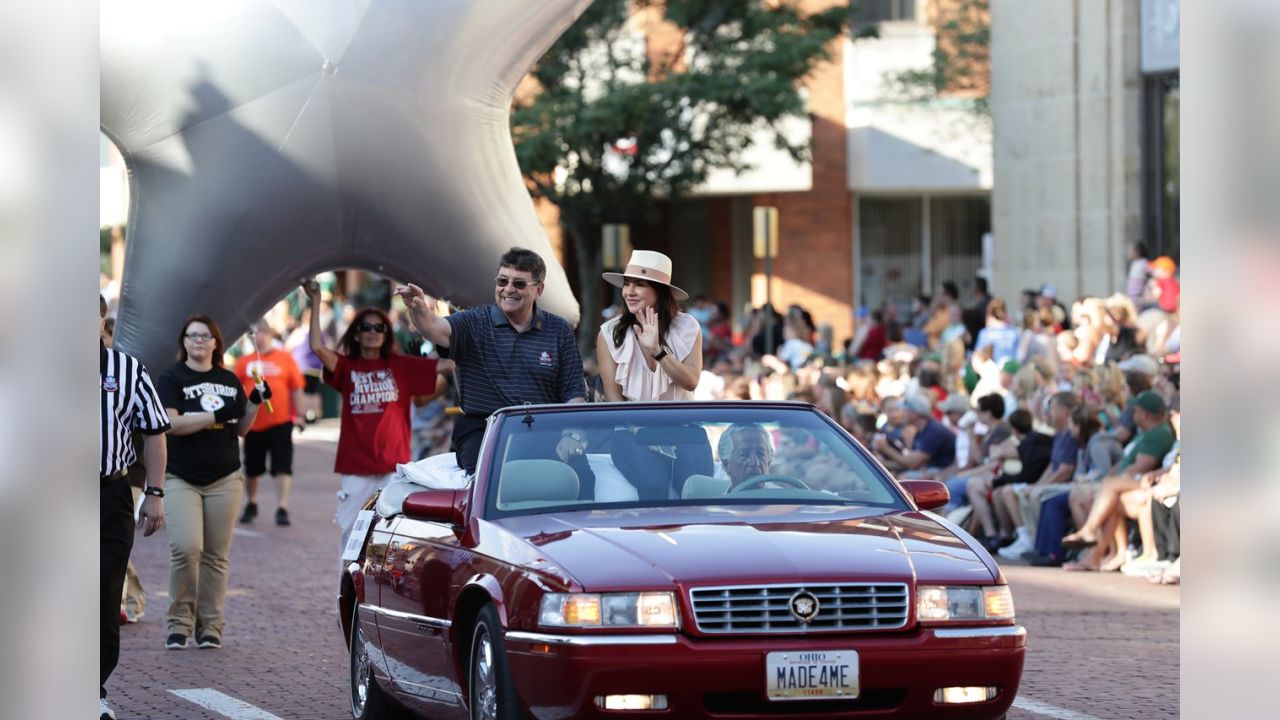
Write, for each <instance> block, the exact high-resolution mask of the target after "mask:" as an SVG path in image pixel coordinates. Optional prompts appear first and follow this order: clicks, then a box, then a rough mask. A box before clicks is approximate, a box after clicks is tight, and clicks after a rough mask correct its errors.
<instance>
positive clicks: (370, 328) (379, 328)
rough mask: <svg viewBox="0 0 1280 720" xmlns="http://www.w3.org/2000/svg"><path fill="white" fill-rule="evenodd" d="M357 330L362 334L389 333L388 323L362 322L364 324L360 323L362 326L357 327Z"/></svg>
mask: <svg viewBox="0 0 1280 720" xmlns="http://www.w3.org/2000/svg"><path fill="white" fill-rule="evenodd" d="M356 330H359V331H360V332H376V333H384V332H386V331H387V325H386V323H367V322H362V323H360V324H358V325H356Z"/></svg>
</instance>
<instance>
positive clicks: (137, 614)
mask: <svg viewBox="0 0 1280 720" xmlns="http://www.w3.org/2000/svg"><path fill="white" fill-rule="evenodd" d="M142 614H143V613H142V611H141V610H137V609H135V608H133V607H132V606H130V605H125V606H124V609H122V610H121V611H120V615H121V618H122V619H123V620H124V622H126V623H129V624H130V625H132V624H133V623H136V622H138V621H139V620H141V619H142Z"/></svg>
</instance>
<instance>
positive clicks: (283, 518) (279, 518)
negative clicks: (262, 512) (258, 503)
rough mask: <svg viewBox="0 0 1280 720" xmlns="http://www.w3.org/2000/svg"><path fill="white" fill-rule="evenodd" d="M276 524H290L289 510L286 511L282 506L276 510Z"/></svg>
mask: <svg viewBox="0 0 1280 720" xmlns="http://www.w3.org/2000/svg"><path fill="white" fill-rule="evenodd" d="M276 524H277V525H291V524H292V523H290V522H289V511H288V510H285V509H284V508H280V509H279V510H276Z"/></svg>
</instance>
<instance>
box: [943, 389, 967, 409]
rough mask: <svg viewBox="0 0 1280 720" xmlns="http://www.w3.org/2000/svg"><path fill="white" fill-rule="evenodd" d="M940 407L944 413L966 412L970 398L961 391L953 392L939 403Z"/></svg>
mask: <svg viewBox="0 0 1280 720" xmlns="http://www.w3.org/2000/svg"><path fill="white" fill-rule="evenodd" d="M938 409H939V410H941V411H942V412H944V413H952V412H958V413H962V412H966V411H967V410H968V409H969V398H967V397H965V396H963V395H961V394H960V393H952V394H951V395H948V396H947V399H946V400H943V401H942V402H940V403H938Z"/></svg>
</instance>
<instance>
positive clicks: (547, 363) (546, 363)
mask: <svg viewBox="0 0 1280 720" xmlns="http://www.w3.org/2000/svg"><path fill="white" fill-rule="evenodd" d="M538 364H539V365H541V366H543V367H551V365H552V364H553V361H552V360H551V353H549V352H547V351H546V350H543V351H542V353H541V354H539V355H538Z"/></svg>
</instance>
